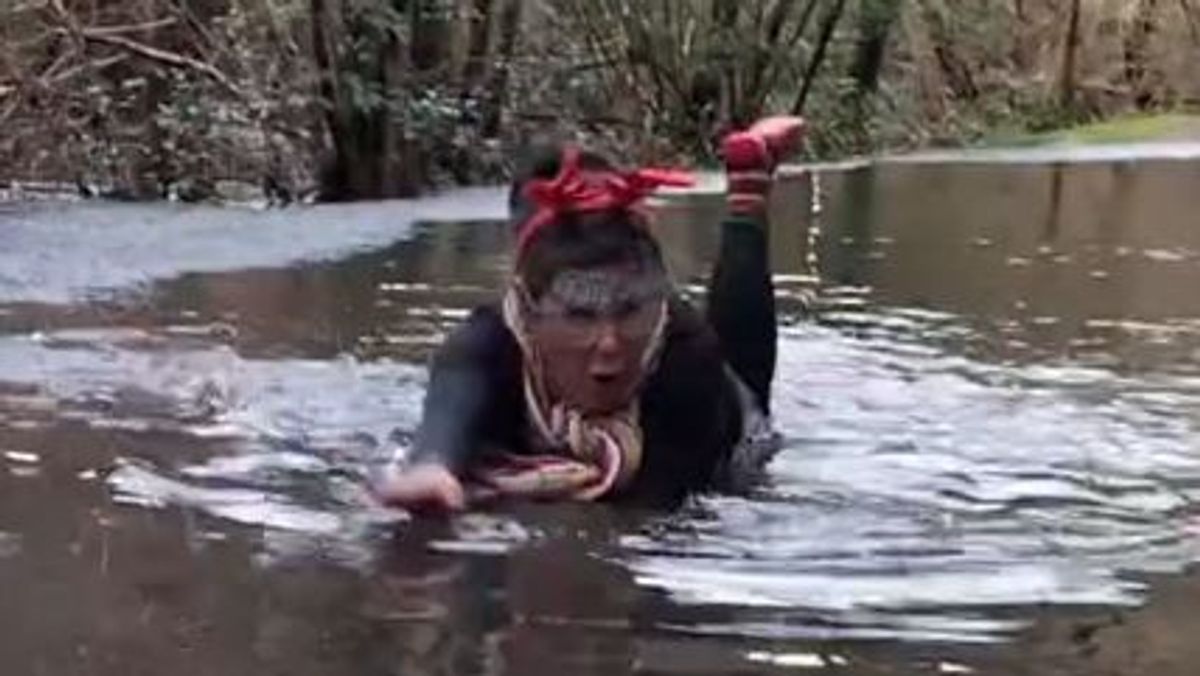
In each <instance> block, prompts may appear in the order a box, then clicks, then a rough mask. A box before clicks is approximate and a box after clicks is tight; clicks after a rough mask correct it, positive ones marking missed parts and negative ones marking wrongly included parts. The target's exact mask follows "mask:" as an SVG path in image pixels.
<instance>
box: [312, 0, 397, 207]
mask: <svg viewBox="0 0 1200 676" xmlns="http://www.w3.org/2000/svg"><path fill="white" fill-rule="evenodd" d="M393 2H394V3H395V4H401V3H402V0H393ZM309 7H310V10H311V12H312V17H311V18H312V40H313V55H314V60H315V61H316V64H317V68H318V70H319V71H320V78H319V84H318V93H319V95H320V98H321V101H322V103H323V105H324V107H325V110H326V113H325V119H326V125H327V129H328V133H329V141H330V145H331V147H330V150H329V157H328V158H327V159H326V161H325V164H324V166H323V167H322V169H321V172H320V173H321V176H320V183H321V189H320V194H319V198H320V199H321V200H322V201H333V202H340V201H350V200H364V199H380V198H390V197H407V196H411V195H414V194H416V192H417V188H418V182H417V180H416V179H417V176H416V174H417V172H416V171H415V160H416V158H415V157H414V156H413V154H412V153H411V152H410V151H409V144H408V143H407V141H406V138H405V134H404V126H403V123H402V121H401V119H402V118H401V119H397V116H395V115H394V114H393V109H394V108H396V107H397V106H396V100H395V97H397V96H404V95H405V92H406V90H407V85H408V82H407V81H406V80H405V76H406V71H407V70H408V64H407V56H406V54H407V53H408V52H407V50H403V49H401V47H402V45H400V44H399V43H398V41H397V40H396V37H395V35H396V33H395V31H391V30H375V29H378V28H379V27H378V26H369V25H366V24H364V23H362V22H361V21H360V18H359V17H355V16H353V15H349V14H348V13H349V12H351V11H353V10H352V9H350V8H349V7H347V6H346V5H343V4H341V2H340V1H339V0H310V5H309ZM381 35H382V36H386V37H383V38H380V36H381ZM352 44H353V45H356V46H357V47H358V49H356V50H352V49H342V47H343V46H348V45H352ZM363 45H366V46H367V47H366V49H367V52H366V53H365V54H363V53H362V49H363V48H362V46H363ZM343 75H345V76H346V77H354V78H356V79H357V80H358V81H359V86H360V87H363V88H368V87H369V88H371V89H373V90H376V91H377V92H378V93H379V95H380V96H381V97H382V99H383V100H382V101H377V102H369V103H368V104H364V102H363V101H359V100H355V98H354V97H352V96H350V94H349V92H348V90H347V86H346V85H345V83H344V82H343V80H344V77H343Z"/></svg>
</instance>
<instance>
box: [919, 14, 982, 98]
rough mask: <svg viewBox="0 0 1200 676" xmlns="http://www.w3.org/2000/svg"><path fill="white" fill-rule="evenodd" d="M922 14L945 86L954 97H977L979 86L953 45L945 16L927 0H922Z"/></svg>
mask: <svg viewBox="0 0 1200 676" xmlns="http://www.w3.org/2000/svg"><path fill="white" fill-rule="evenodd" d="M921 4H922V5H923V12H922V15H923V16H924V18H925V23H926V24H927V25H928V26H929V33H930V37H931V38H932V40H933V55H934V57H935V58H936V59H937V63H938V69H939V70H940V71H941V73H942V77H943V78H944V80H945V84H946V86H947V87H948V88H949V89H950V93H951V95H952V96H953V97H954V98H956V99H965V100H968V101H972V100H974V99H976V98H978V97H979V88H978V87H977V86H976V85H975V78H974V76H973V75H972V74H971V70H972V69H971V66H970V65H969V64H968V63H967V62H966V60H965V59H963V57H962V56H961V55H960V54H959V51H958V49H957V48H956V47H955V44H954V38H953V36H952V35H951V34H950V28H949V27H948V26H947V25H946V17H945V16H944V15H943V14H942V12H941V11H940V10H939V9H938V8H937V7H934V6H933V5H931V4H930V2H929V0H923V2H922V3H921Z"/></svg>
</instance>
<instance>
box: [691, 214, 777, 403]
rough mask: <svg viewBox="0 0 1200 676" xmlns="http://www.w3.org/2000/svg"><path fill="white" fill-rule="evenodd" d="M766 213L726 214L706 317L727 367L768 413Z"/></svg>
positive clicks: (770, 330) (770, 298)
mask: <svg viewBox="0 0 1200 676" xmlns="http://www.w3.org/2000/svg"><path fill="white" fill-rule="evenodd" d="M767 242H768V234H767V223H766V219H765V218H756V217H750V216H730V217H729V218H727V219H726V220H725V222H724V223H722V224H721V251H720V254H719V256H718V258H717V262H716V265H715V266H714V269H713V274H712V279H711V280H710V281H709V287H708V321H709V324H711V325H712V327H713V329H714V330H715V331H716V332H717V337H718V339H719V340H720V342H721V352H722V354H723V355H724V356H725V361H726V362H728V364H729V366H730V368H732V369H733V371H734V372H735V373H736V374H737V375H738V377H740V378H741V379H742V382H744V383H745V384H746V386H747V387H749V388H750V391H751V392H753V393H754V396H755V398H756V399H757V401H758V404H759V406H760V407H761V408H762V410H763V412H764V413H770V405H771V404H770V399H771V379H772V378H773V377H774V375H775V349H776V348H775V340H776V335H777V331H778V330H777V328H776V325H775V291H774V286H773V285H772V283H771V269H770V259H769V256H768V250H767Z"/></svg>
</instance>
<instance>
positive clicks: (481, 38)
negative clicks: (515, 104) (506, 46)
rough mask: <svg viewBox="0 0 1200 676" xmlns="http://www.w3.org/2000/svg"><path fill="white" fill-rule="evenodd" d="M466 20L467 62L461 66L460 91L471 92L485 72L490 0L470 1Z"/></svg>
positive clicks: (489, 30)
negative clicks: (469, 14)
mask: <svg viewBox="0 0 1200 676" xmlns="http://www.w3.org/2000/svg"><path fill="white" fill-rule="evenodd" d="M469 4H470V8H471V9H470V12H471V16H470V17H468V18H467V60H466V63H464V64H463V72H462V83H463V86H462V89H463V92H464V93H469V92H472V91H473V90H474V89H475V88H476V87H478V86H479V85H480V83H481V81H482V80H483V76H484V74H485V73H486V72H487V61H488V46H489V44H490V43H491V33H492V0H471V2H470V3H469Z"/></svg>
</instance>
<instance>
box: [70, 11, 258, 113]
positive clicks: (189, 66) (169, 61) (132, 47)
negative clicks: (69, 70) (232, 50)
mask: <svg viewBox="0 0 1200 676" xmlns="http://www.w3.org/2000/svg"><path fill="white" fill-rule="evenodd" d="M79 35H80V36H81V37H83V38H84V39H85V40H87V41H88V42H95V43H99V44H104V45H109V46H111V47H118V48H120V49H124V50H126V51H128V52H130V53H132V54H135V55H137V56H139V57H141V58H143V59H146V60H149V61H154V62H157V63H161V64H163V65H164V66H169V67H171V68H177V69H180V70H190V71H193V72H197V73H200V74H201V75H204V76H205V77H207V78H209V79H210V80H212V81H213V82H215V83H216V84H218V85H220V86H221V88H222V89H224V90H225V91H227V92H229V93H230V94H232V95H234V96H236V97H238V98H239V99H243V98H246V94H245V93H244V92H243V91H242V90H241V89H240V88H238V86H237V85H235V84H234V83H233V81H232V80H230V79H229V78H228V77H227V76H226V75H225V73H222V72H221V71H220V70H219V69H218V68H217V67H216V66H213V65H212V64H211V63H206V62H204V61H200V60H199V59H193V58H192V57H190V56H184V55H183V54H176V53H175V52H168V51H166V50H165V49H159V48H157V47H151V46H149V45H145V44H142V43H140V42H137V41H135V40H130V39H129V38H126V37H122V36H120V35H108V34H106V33H97V32H95V30H94V29H91V28H84V29H82V30H81V31H80V32H79Z"/></svg>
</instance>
